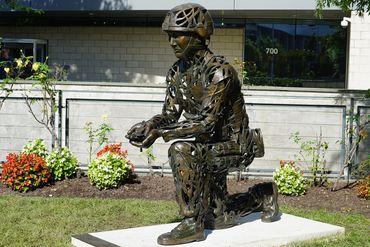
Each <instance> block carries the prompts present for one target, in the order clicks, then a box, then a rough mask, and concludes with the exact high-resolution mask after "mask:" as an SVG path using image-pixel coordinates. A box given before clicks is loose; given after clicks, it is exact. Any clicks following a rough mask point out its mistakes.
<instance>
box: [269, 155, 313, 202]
mask: <svg viewBox="0 0 370 247" xmlns="http://www.w3.org/2000/svg"><path fill="white" fill-rule="evenodd" d="M274 181H275V183H276V185H277V187H278V190H279V193H280V194H283V195H289V196H301V195H303V194H304V193H305V192H306V187H305V179H304V178H303V171H301V170H300V169H299V168H298V167H295V165H294V162H293V161H284V160H281V161H280V168H279V169H276V171H275V172H274Z"/></svg>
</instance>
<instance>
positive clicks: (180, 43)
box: [168, 32, 192, 58]
mask: <svg viewBox="0 0 370 247" xmlns="http://www.w3.org/2000/svg"><path fill="white" fill-rule="evenodd" d="M190 40H191V36H189V35H186V33H182V32H171V33H168V41H169V42H170V45H171V47H172V48H173V50H174V52H175V56H176V57H177V58H185V57H187V56H188V55H189V52H190V51H191V50H192V49H191V46H190Z"/></svg>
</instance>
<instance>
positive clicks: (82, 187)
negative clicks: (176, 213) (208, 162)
mask: <svg viewBox="0 0 370 247" xmlns="http://www.w3.org/2000/svg"><path fill="white" fill-rule="evenodd" d="M263 181H266V180H261V179H253V178H250V179H244V180H241V181H236V180H235V179H230V180H229V181H228V190H229V193H230V194H233V193H238V192H245V191H246V190H247V189H248V187H250V186H252V185H253V184H256V183H259V182H263ZM174 191H175V188H174V183H173V179H172V177H160V176H139V177H137V178H136V179H135V180H134V181H133V182H131V183H128V184H125V185H123V186H121V187H119V188H117V189H111V190H98V189H97V188H96V187H95V186H92V185H90V183H89V181H88V178H87V177H80V178H74V179H68V180H64V181H61V182H56V183H55V184H53V185H50V186H45V187H43V188H39V189H37V190H34V191H30V192H27V193H19V192H14V191H12V190H11V189H9V188H6V187H4V186H1V187H0V196H1V195H21V196H42V197H80V198H114V199H122V198H142V199H151V200H175V192H174ZM356 194H357V191H356V187H355V186H354V185H353V186H349V187H347V188H343V189H340V190H337V191H331V190H330V188H327V187H312V188H309V189H308V191H307V193H306V194H305V195H304V196H300V197H290V196H279V203H280V205H291V206H294V207H299V208H314V209H320V208H321V209H326V210H328V211H339V212H353V213H360V214H363V215H365V216H366V217H368V218H370V200H365V199H363V198H359V197H357V195H356Z"/></svg>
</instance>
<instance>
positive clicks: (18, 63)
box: [15, 58, 23, 68]
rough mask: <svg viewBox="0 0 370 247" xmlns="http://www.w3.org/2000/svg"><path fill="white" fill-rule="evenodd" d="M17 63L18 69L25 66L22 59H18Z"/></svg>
mask: <svg viewBox="0 0 370 247" xmlns="http://www.w3.org/2000/svg"><path fill="white" fill-rule="evenodd" d="M15 62H16V63H17V68H19V67H21V66H22V65H23V62H22V59H20V58H18V59H16V60H15Z"/></svg>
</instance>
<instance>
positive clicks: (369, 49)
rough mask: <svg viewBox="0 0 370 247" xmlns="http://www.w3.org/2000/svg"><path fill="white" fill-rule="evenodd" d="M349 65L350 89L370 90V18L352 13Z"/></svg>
mask: <svg viewBox="0 0 370 247" xmlns="http://www.w3.org/2000/svg"><path fill="white" fill-rule="evenodd" d="M349 27H350V42H349V44H350V49H349V64H348V89H368V88H370V16H369V15H365V16H364V17H359V16H357V15H355V14H354V12H352V16H351V24H350V25H349Z"/></svg>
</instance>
